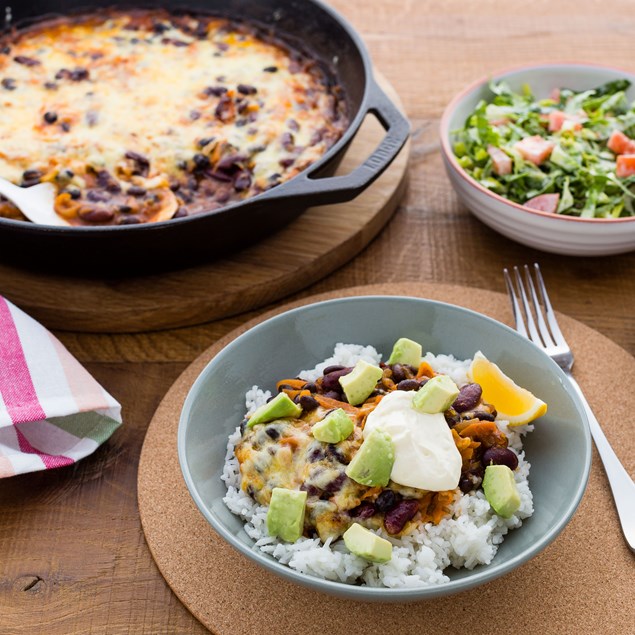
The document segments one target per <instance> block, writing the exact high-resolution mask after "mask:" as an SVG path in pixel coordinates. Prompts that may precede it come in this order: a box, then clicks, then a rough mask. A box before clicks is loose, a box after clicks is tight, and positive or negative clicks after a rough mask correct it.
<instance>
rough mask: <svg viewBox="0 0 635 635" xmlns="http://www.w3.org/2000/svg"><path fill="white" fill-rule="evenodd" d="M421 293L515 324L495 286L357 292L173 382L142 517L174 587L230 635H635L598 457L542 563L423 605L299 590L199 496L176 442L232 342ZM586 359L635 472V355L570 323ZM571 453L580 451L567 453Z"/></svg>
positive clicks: (564, 323)
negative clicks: (232, 537) (255, 556)
mask: <svg viewBox="0 0 635 635" xmlns="http://www.w3.org/2000/svg"><path fill="white" fill-rule="evenodd" d="M368 294H382V295H410V296H417V297H424V298H430V299H433V300H440V301H445V302H451V303H454V304H459V305H461V306H464V307H467V308H470V309H473V310H477V311H480V312H482V313H485V314H487V315H489V316H491V317H493V318H495V319H498V320H500V321H502V322H508V323H509V322H510V320H511V315H510V311H509V307H508V299H507V297H506V296H504V295H502V294H498V293H493V292H491V291H485V290H482V289H470V288H465V287H458V286H449V285H434V284H419V283H402V284H390V285H387V284H384V285H372V286H365V287H356V288H352V289H344V290H340V291H337V292H333V293H328V294H323V295H320V296H314V297H312V298H306V299H304V300H302V301H300V302H296V303H294V304H289V305H286V306H282V307H279V308H278V309H275V310H274V311H271V312H269V313H267V314H265V315H262V316H260V317H258V318H256V319H255V320H252V321H250V322H248V323H246V324H245V325H243V326H241V327H240V328H238V329H236V330H235V331H233V332H231V333H230V334H229V335H227V336H226V337H225V338H223V339H222V340H220V341H218V342H217V343H216V344H215V345H214V346H212V347H211V348H209V349H208V350H207V351H205V353H203V354H202V355H201V356H200V357H199V358H198V359H197V360H196V361H194V362H193V363H192V365H191V366H189V367H188V369H187V370H186V371H185V372H184V373H183V374H182V375H181V377H180V378H179V379H178V380H177V381H176V383H175V384H174V385H173V386H172V388H171V389H170V391H169V392H168V393H167V395H166V397H165V398H164V400H163V402H162V403H161V405H160V406H159V408H158V410H157V412H156V413H155V415H154V417H153V419H152V422H151V423H150V426H149V428H148V432H147V436H146V439H145V443H144V446H143V450H142V453H141V462H140V465H139V480H138V497H139V511H140V515H141V522H142V525H143V530H144V532H145V536H146V540H147V543H148V545H149V547H150V551H151V552H152V555H153V556H154V559H155V561H156V563H157V565H158V567H159V569H160V571H161V573H162V574H163V576H164V578H165V579H166V581H167V583H168V584H169V585H170V587H171V588H172V590H173V591H174V592H175V593H176V595H177V596H178V597H179V598H180V600H181V601H182V602H183V604H185V606H186V607H187V608H188V609H189V610H190V611H191V612H192V613H193V614H194V616H195V617H196V618H198V619H199V620H200V621H201V622H202V623H203V624H204V625H205V626H206V627H207V628H208V629H209V630H211V631H212V632H214V633H216V634H218V635H241V634H250V635H251V634H256V633H257V634H263V633H266V634H269V633H271V634H275V635H305V634H306V635H309V634H311V635H315V634H316V633H318V634H319V633H329V635H340V634H341V635H350V634H351V633H363V634H370V633H381V634H382V635H385V634H387V633H389V634H392V633H417V634H420V633H426V635H433V634H437V633H439V634H441V633H443V634H448V633H472V632H475V633H512V632H513V633H515V634H518V633H522V634H523V635H525V634H526V633H540V634H541V635H542V634H545V633H548V634H549V635H552V634H557V633H575V634H576V635H578V634H580V633H624V634H626V633H629V634H631V635H632V633H633V632H635V621H634V618H633V606H634V602H635V585H634V581H635V578H634V575H633V574H634V573H635V568H634V557H633V553H632V552H631V551H630V550H629V549H628V547H627V545H626V543H625V541H624V539H623V537H622V534H621V531H620V526H619V521H618V518H617V514H616V512H615V508H614V506H613V501H612V498H611V493H610V490H609V485H608V481H607V480H606V476H605V474H604V470H603V468H602V464H601V462H600V460H599V457H598V455H597V452H596V451H595V449H594V451H593V465H592V468H591V475H590V479H589V484H588V487H587V490H586V493H585V495H584V498H583V499H582V502H581V504H580V506H579V508H578V510H577V512H576V514H575V515H574V517H573V519H572V520H571V522H570V523H569V525H568V526H567V527H566V528H565V530H564V531H563V532H562V534H560V536H559V537H558V538H557V539H556V540H555V541H554V542H553V543H552V544H551V545H550V546H549V547H547V548H546V549H545V550H544V551H543V552H541V553H540V554H539V555H538V556H536V557H535V558H533V559H532V560H530V561H529V562H527V563H526V564H524V565H522V566H521V567H519V568H517V569H515V570H514V571H512V572H511V573H509V574H508V575H506V576H503V577H502V578H498V579H496V580H494V581H492V582H489V583H487V584H485V585H483V586H481V587H478V588H476V589H473V590H470V591H466V592H463V593H460V594H458V595H453V596H450V597H446V598H439V599H433V600H428V601H421V602H418V603H412V604H373V603H366V602H354V601H351V600H341V599H338V598H335V597H331V596H329V595H324V594H321V593H317V592H313V591H310V590H307V589H305V588H303V587H302V588H301V587H299V586H295V585H294V584H292V583H290V582H287V581H285V580H283V579H281V578H278V577H277V576H275V575H273V574H271V573H269V572H268V571H265V570H264V569H262V568H261V567H259V566H257V565H256V564H254V563H252V562H251V561H250V560H248V559H247V558H245V557H244V556H243V555H242V554H240V553H238V552H237V551H235V550H234V549H233V548H232V547H230V546H229V545H228V544H227V543H225V542H224V541H223V540H222V539H221V538H220V537H219V536H218V535H217V534H216V533H215V532H214V531H213V530H212V528H211V527H210V525H209V524H208V523H207V521H206V520H205V519H204V518H203V516H202V515H201V514H200V512H199V511H198V509H197V508H196V506H195V504H194V502H193V501H192V499H191V498H190V496H189V493H188V491H187V488H186V486H185V482H184V480H183V477H182V475H181V470H180V467H179V462H178V457H177V446H176V434H177V425H178V421H179V415H180V412H181V408H182V405H183V401H184V399H185V397H186V395H187V392H188V390H189V389H190V387H191V385H192V383H193V382H194V380H195V379H196V377H197V376H198V374H199V373H200V372H201V370H202V369H203V368H204V366H205V365H206V364H207V362H208V361H209V360H210V359H211V358H212V357H214V355H216V353H218V351H220V350H221V349H222V348H223V347H224V346H225V345H227V343H228V342H230V341H231V340H232V339H234V338H235V337H237V336H238V335H239V334H240V333H242V332H244V331H245V330H247V329H248V328H250V327H251V326H253V325H254V324H256V323H258V322H260V321H262V320H264V319H266V318H268V317H271V316H272V315H275V314H277V313H280V312H282V311H285V310H287V309H289V308H291V307H295V306H299V305H302V304H307V303H310V302H314V301H318V300H325V299H330V298H335V297H343V296H353V295H368ZM559 320H560V324H561V327H562V331H563V333H564V335H565V337H566V338H567V340H568V341H569V343H570V344H571V346H572V348H573V350H574V352H575V355H576V364H575V375H576V377H577V379H578V381H579V383H580V385H581V386H582V388H583V390H584V392H585V394H586V396H587V398H588V400H589V402H590V404H591V406H592V407H593V410H594V412H595V414H596V416H597V418H598V419H599V421H600V422H601V424H602V426H603V428H604V430H605V432H606V435H607V437H608V438H609V441H610V442H611V443H612V445H613V447H614V448H615V450H616V452H617V453H618V455H619V457H620V459H621V460H622V462H623V463H624V465H625V467H626V469H627V470H628V471H629V472H630V473H631V474H632V473H633V471H634V469H635V443H634V441H633V438H634V435H633V432H632V428H633V423H632V415H631V413H633V412H635V391H633V390H631V389H630V387H632V386H635V359H633V357H631V356H630V355H629V354H628V353H627V352H626V351H624V350H623V349H621V348H620V347H619V346H617V345H616V344H614V343H613V342H611V341H610V340H609V339H607V338H606V337H604V336H603V335H600V334H599V333H597V332H596V331H594V330H592V329H591V328H589V327H587V326H585V325H583V324H581V323H579V322H577V321H575V320H573V319H571V318H568V317H566V316H562V315H560V316H559ZM561 451H562V453H565V452H567V448H566V447H563V448H561Z"/></svg>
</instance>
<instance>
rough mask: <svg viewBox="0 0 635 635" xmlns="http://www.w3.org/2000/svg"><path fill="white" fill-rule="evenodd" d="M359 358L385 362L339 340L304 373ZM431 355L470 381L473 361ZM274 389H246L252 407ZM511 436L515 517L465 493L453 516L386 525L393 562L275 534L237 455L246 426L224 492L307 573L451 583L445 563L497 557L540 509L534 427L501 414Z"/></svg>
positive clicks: (280, 554)
mask: <svg viewBox="0 0 635 635" xmlns="http://www.w3.org/2000/svg"><path fill="white" fill-rule="evenodd" d="M359 359H364V360H366V361H368V362H371V363H375V364H377V363H379V361H380V360H381V355H380V354H379V353H377V351H376V350H375V349H374V348H373V347H372V346H358V345H355V344H341V343H340V344H337V345H336V346H335V350H334V352H333V356H332V357H330V358H329V359H327V360H325V361H324V362H321V363H319V364H318V365H317V366H316V367H315V368H314V369H312V370H305V371H302V372H301V373H299V377H301V378H302V379H306V380H308V381H310V380H314V379H316V378H317V377H319V376H320V375H321V374H322V370H323V369H324V368H326V367H327V366H330V365H333V364H340V365H342V366H354V365H355V363H356V362H357V361H358V360H359ZM424 359H425V361H427V362H428V363H429V364H430V365H431V366H432V368H433V369H434V370H435V371H436V372H441V373H446V374H448V375H449V376H450V377H451V378H452V379H453V380H454V381H455V382H456V383H457V384H458V385H459V386H461V385H463V384H465V383H467V382H468V378H467V370H468V368H469V366H470V363H471V360H464V361H462V360H457V359H455V358H454V357H453V356H452V355H433V354H432V353H427V354H426V356H425V358H424ZM270 396H271V393H270V392H269V391H263V390H261V389H260V388H258V386H254V387H253V388H252V389H251V390H249V391H247V394H246V395H245V405H246V408H247V412H253V410H255V409H256V408H257V407H258V406H259V405H261V404H263V403H265V402H266V400H267V399H268V398H269V397H270ZM496 423H497V425H498V427H499V428H500V429H501V430H502V431H503V432H504V433H505V434H506V435H507V438H508V439H509V447H510V448H511V449H513V450H514V451H515V452H516V454H517V455H518V469H517V470H516V472H515V473H514V476H515V479H516V485H517V487H518V492H519V494H520V501H521V502H520V508H519V509H518V511H517V512H516V513H515V514H514V515H513V516H512V517H511V518H507V519H505V518H501V517H500V516H498V515H497V514H495V513H494V512H493V510H492V509H491V507H490V504H489V503H488V502H487V500H486V499H485V496H484V494H483V491H482V490H477V491H475V492H470V493H469V494H460V495H459V496H458V498H457V499H456V500H455V502H454V504H453V506H452V508H451V516H449V517H447V518H444V519H443V520H442V521H441V522H440V523H439V524H438V525H433V524H432V523H427V524H425V525H422V526H420V527H418V528H417V529H416V530H415V531H413V532H412V533H410V534H409V535H407V536H403V537H401V538H399V539H396V538H393V537H391V536H390V535H389V534H387V533H386V532H385V531H383V529H380V530H378V531H377V532H376V533H377V534H379V535H380V536H382V537H383V538H386V539H387V540H389V541H390V542H391V543H392V544H393V550H392V559H391V560H390V562H387V563H386V564H373V563H370V562H368V561H366V560H364V559H363V558H360V557H358V556H355V555H353V554H351V553H350V552H349V551H348V550H347V549H346V547H345V546H344V543H343V541H342V540H337V541H336V542H335V543H332V542H331V540H330V539H329V540H327V541H326V542H325V543H324V544H322V543H321V542H320V540H319V539H318V538H300V539H299V540H298V541H297V542H295V543H293V544H290V543H286V542H281V541H279V540H278V539H277V538H272V537H271V536H269V535H268V534H267V525H266V517H267V507H265V506H262V505H258V504H257V503H256V502H255V501H254V500H253V499H251V498H250V497H249V496H247V494H245V493H244V492H243V491H242V490H241V489H240V470H239V466H238V460H237V459H236V458H235V456H234V446H235V444H236V443H237V442H238V441H239V440H240V437H241V434H240V428H237V429H236V431H235V432H234V433H233V434H232V435H231V436H230V437H229V440H228V443H227V455H226V461H225V469H224V471H223V475H222V477H221V478H222V479H223V481H224V482H225V484H226V485H227V495H226V496H225V498H224V499H223V500H224V502H225V504H226V505H227V507H228V508H229V510H230V511H231V512H232V513H234V514H236V515H238V516H240V517H241V518H243V519H244V520H245V531H246V533H247V534H248V535H249V536H250V537H251V538H252V539H253V540H254V541H255V544H254V549H260V550H261V551H263V552H265V553H268V554H270V555H271V556H272V557H274V558H276V559H277V560H279V561H280V562H281V563H283V564H286V565H288V566H289V567H291V568H292V569H296V570H297V571H300V572H302V573H305V574H308V575H313V576H316V577H319V578H325V579H327V580H335V581H339V582H346V583H350V584H362V585H368V586H373V587H390V588H406V587H421V586H429V585H434V584H443V583H446V582H449V580H450V578H449V577H448V576H447V575H446V574H445V573H444V570H445V569H446V568H448V567H450V566H452V567H455V568H461V567H465V568H466V569H473V568H474V567H475V566H477V565H479V564H489V563H490V562H491V561H492V559H493V558H494V556H495V555H496V551H497V550H498V545H500V544H501V542H502V541H503V538H504V536H505V534H507V532H508V531H509V530H510V529H516V528H518V527H520V526H521V524H522V520H523V519H524V518H528V517H529V516H531V514H532V513H533V498H532V495H531V491H530V490H529V482H528V476H529V468H530V465H529V463H528V462H527V461H526V460H525V454H524V452H523V449H522V435H523V434H525V433H526V432H529V431H531V430H533V426H523V427H522V429H520V430H519V429H518V428H508V427H507V422H505V421H497V422H496Z"/></svg>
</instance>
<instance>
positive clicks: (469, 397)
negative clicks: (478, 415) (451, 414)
mask: <svg viewBox="0 0 635 635" xmlns="http://www.w3.org/2000/svg"><path fill="white" fill-rule="evenodd" d="M482 394H483V389H482V388H481V387H480V386H479V385H478V384H466V385H465V386H463V387H462V388H461V390H460V391H459V396H458V397H457V398H456V400H455V401H454V403H453V404H452V407H453V408H454V409H455V410H456V411H457V412H465V411H466V410H471V409H472V408H474V407H475V406H476V405H477V404H478V402H479V401H480V400H481V395H482Z"/></svg>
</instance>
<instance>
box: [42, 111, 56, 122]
mask: <svg viewBox="0 0 635 635" xmlns="http://www.w3.org/2000/svg"><path fill="white" fill-rule="evenodd" d="M44 121H46V123H55V122H56V121H57V113H56V112H52V111H48V112H45V113H44Z"/></svg>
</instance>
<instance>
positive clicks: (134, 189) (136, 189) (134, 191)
mask: <svg viewBox="0 0 635 635" xmlns="http://www.w3.org/2000/svg"><path fill="white" fill-rule="evenodd" d="M147 193H148V190H146V188H145V187H141V186H140V185H131V186H130V187H129V188H128V189H127V190H126V194H130V196H145V195H146V194H147Z"/></svg>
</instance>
